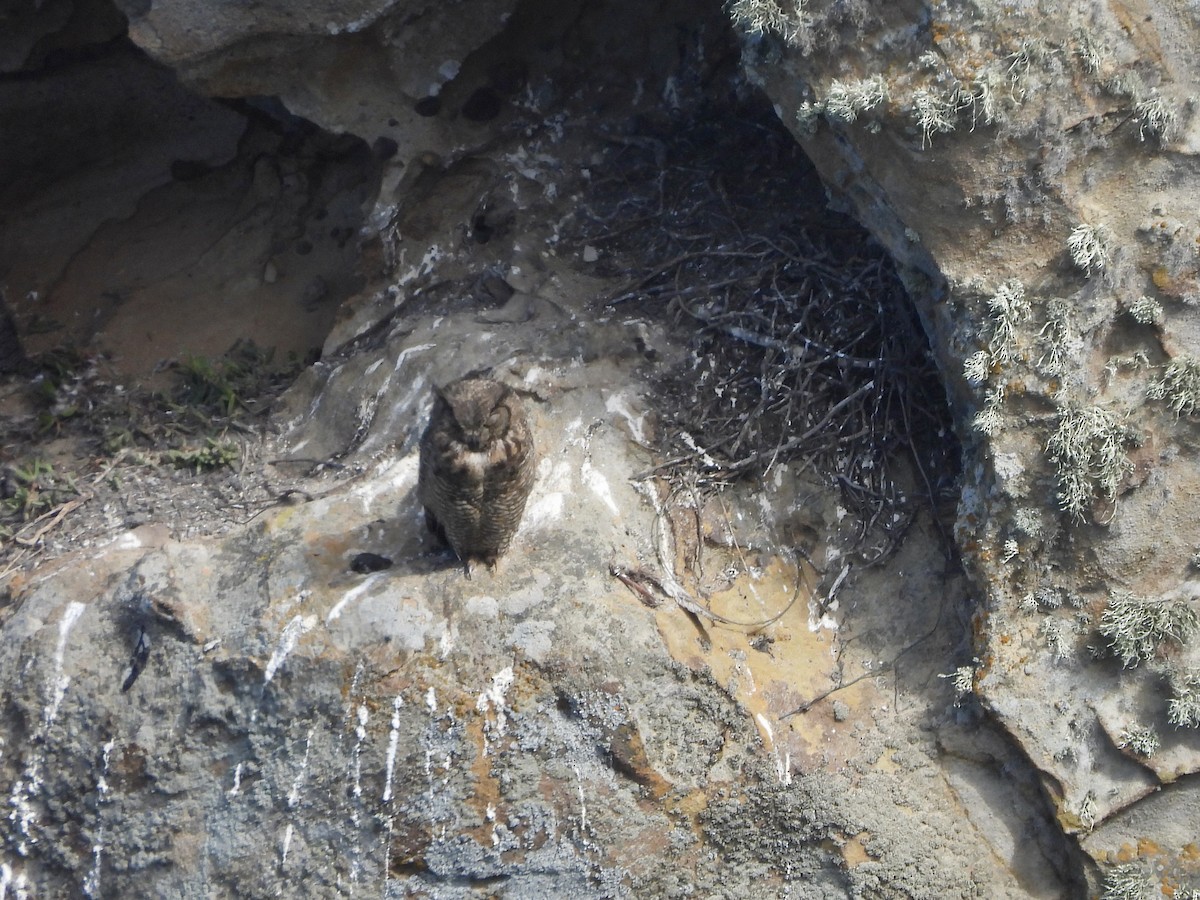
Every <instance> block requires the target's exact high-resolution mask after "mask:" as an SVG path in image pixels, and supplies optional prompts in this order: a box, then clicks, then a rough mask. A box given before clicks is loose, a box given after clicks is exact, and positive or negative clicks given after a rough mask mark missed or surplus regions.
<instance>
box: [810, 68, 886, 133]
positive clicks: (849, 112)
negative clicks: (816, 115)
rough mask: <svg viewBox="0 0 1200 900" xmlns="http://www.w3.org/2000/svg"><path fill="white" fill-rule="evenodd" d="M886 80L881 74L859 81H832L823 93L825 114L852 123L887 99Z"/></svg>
mask: <svg viewBox="0 0 1200 900" xmlns="http://www.w3.org/2000/svg"><path fill="white" fill-rule="evenodd" d="M887 97H888V89H887V82H886V81H884V80H883V76H882V75H873V76H871V77H870V78H863V79H861V80H859V81H834V82H833V83H832V84H830V85H829V91H828V93H826V95H825V114H826V115H828V116H830V117H831V118H834V119H838V120H839V121H842V122H846V123H852V122H854V121H856V120H857V119H858V117H859V115H861V114H862V113H864V112H868V111H869V110H872V109H874V108H875V107H877V106H879V105H881V104H883V103H884V102H886V101H887Z"/></svg>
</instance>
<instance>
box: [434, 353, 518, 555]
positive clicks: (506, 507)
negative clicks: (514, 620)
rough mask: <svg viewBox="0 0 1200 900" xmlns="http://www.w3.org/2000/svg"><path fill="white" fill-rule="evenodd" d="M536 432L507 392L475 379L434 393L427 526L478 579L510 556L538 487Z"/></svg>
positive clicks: (479, 377)
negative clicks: (480, 567)
mask: <svg viewBox="0 0 1200 900" xmlns="http://www.w3.org/2000/svg"><path fill="white" fill-rule="evenodd" d="M535 464H536V457H535V453H534V447H533V431H532V430H531V429H530V427H529V418H528V416H526V414H525V407H524V406H523V405H522V404H521V399H520V398H519V397H518V396H517V395H516V394H515V393H514V392H513V391H512V390H511V389H510V388H508V387H506V386H505V385H503V384H501V383H500V382H498V381H494V380H492V379H491V378H487V377H486V376H483V375H478V374H471V375H467V376H466V377H465V378H461V379H459V380H458V381H455V382H452V383H450V384H448V385H446V387H444V388H440V389H438V388H434V402H433V411H432V413H430V416H429V425H428V426H427V427H426V429H425V434H424V435H423V436H422V437H421V465H420V474H419V476H418V478H417V497H418V499H419V500H420V501H421V505H422V506H424V507H425V524H426V525H428V526H429V530H430V531H432V532H433V533H434V534H435V535H437V536H438V537H440V538H442V539H443V540H445V541H446V543H448V544H449V545H450V547H451V548H452V549H453V550H454V552H455V553H456V554H457V555H458V558H459V559H460V560H461V561H462V563H463V565H464V566H465V567H466V572H467V575H468V576H470V574H471V563H472V562H473V561H475V560H482V561H483V562H484V563H486V564H487V565H488V567H489V568H493V569H494V568H495V566H496V561H497V560H498V559H499V558H500V557H501V556H502V555H503V554H504V553H505V552H506V551H507V550H508V546H509V544H511V543H512V539H513V535H514V534H516V532H517V526H518V525H520V524H521V515H522V513H524V511H525V501H526V500H527V499H528V498H529V492H530V490H531V489H532V488H533V476H534V468H535Z"/></svg>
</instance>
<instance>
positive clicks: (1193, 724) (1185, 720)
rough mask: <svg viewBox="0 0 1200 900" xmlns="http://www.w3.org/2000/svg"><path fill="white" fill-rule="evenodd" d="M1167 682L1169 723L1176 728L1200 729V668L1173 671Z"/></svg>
mask: <svg viewBox="0 0 1200 900" xmlns="http://www.w3.org/2000/svg"><path fill="white" fill-rule="evenodd" d="M1167 681H1168V682H1169V683H1170V685H1171V693H1172V694H1174V696H1173V697H1171V699H1169V700H1168V701H1167V721H1168V722H1170V723H1171V724H1172V725H1174V726H1175V727H1176V728H1200V668H1184V669H1172V670H1171V673H1170V675H1169V676H1168V677H1167Z"/></svg>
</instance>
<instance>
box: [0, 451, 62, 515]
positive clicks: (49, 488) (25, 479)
mask: <svg viewBox="0 0 1200 900" xmlns="http://www.w3.org/2000/svg"><path fill="white" fill-rule="evenodd" d="M78 493H79V491H78V490H76V488H75V485H74V483H72V481H71V480H70V479H69V478H68V479H63V478H62V477H60V476H59V475H57V474H56V473H55V471H54V467H53V466H52V465H50V463H48V462H46V461H45V460H42V459H34V460H32V461H30V462H28V463H26V464H25V465H23V466H12V467H10V468H9V469H8V471H7V472H5V473H4V476H3V478H0V496H2V497H3V499H0V515H2V516H3V517H4V518H15V519H19V520H21V521H25V522H28V521H31V520H32V519H36V518H37V517H38V516H40V515H41V514H42V513H44V512H46V511H47V510H50V509H53V508H54V507H55V506H57V505H58V504H59V503H62V502H63V501H65V500H66V499H67V497H69V496H73V495H75V494H78Z"/></svg>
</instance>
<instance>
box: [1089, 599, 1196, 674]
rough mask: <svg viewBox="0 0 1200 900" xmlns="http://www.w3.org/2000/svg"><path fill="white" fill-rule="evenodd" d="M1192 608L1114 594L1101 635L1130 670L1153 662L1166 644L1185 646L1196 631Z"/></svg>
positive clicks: (1179, 601) (1102, 620) (1169, 601)
mask: <svg viewBox="0 0 1200 900" xmlns="http://www.w3.org/2000/svg"><path fill="white" fill-rule="evenodd" d="M1196 625H1197V616H1196V613H1195V611H1194V610H1193V609H1192V608H1191V605H1190V604H1189V603H1188V602H1187V601H1186V600H1182V599H1179V598H1176V597H1170V598H1167V597H1139V596H1138V595H1136V594H1133V593H1131V592H1130V591H1124V590H1118V591H1113V592H1112V596H1111V598H1110V599H1109V602H1108V606H1107V607H1106V608H1105V610H1104V612H1103V613H1101V614H1100V633H1101V634H1102V635H1104V636H1105V637H1106V638H1108V644H1109V647H1111V648H1112V651H1113V652H1114V653H1115V654H1116V655H1117V656H1118V657H1120V659H1121V663H1122V665H1124V666H1125V667H1126V668H1131V667H1133V666H1136V665H1137V664H1138V663H1139V662H1141V661H1143V660H1147V659H1150V657H1151V656H1153V655H1154V653H1155V651H1156V650H1157V649H1158V646H1159V645H1160V644H1161V643H1163V641H1168V640H1169V641H1172V642H1173V643H1176V644H1182V643H1183V642H1184V641H1185V640H1187V638H1188V636H1189V635H1191V634H1192V633H1193V632H1194V631H1195V630H1196Z"/></svg>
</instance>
